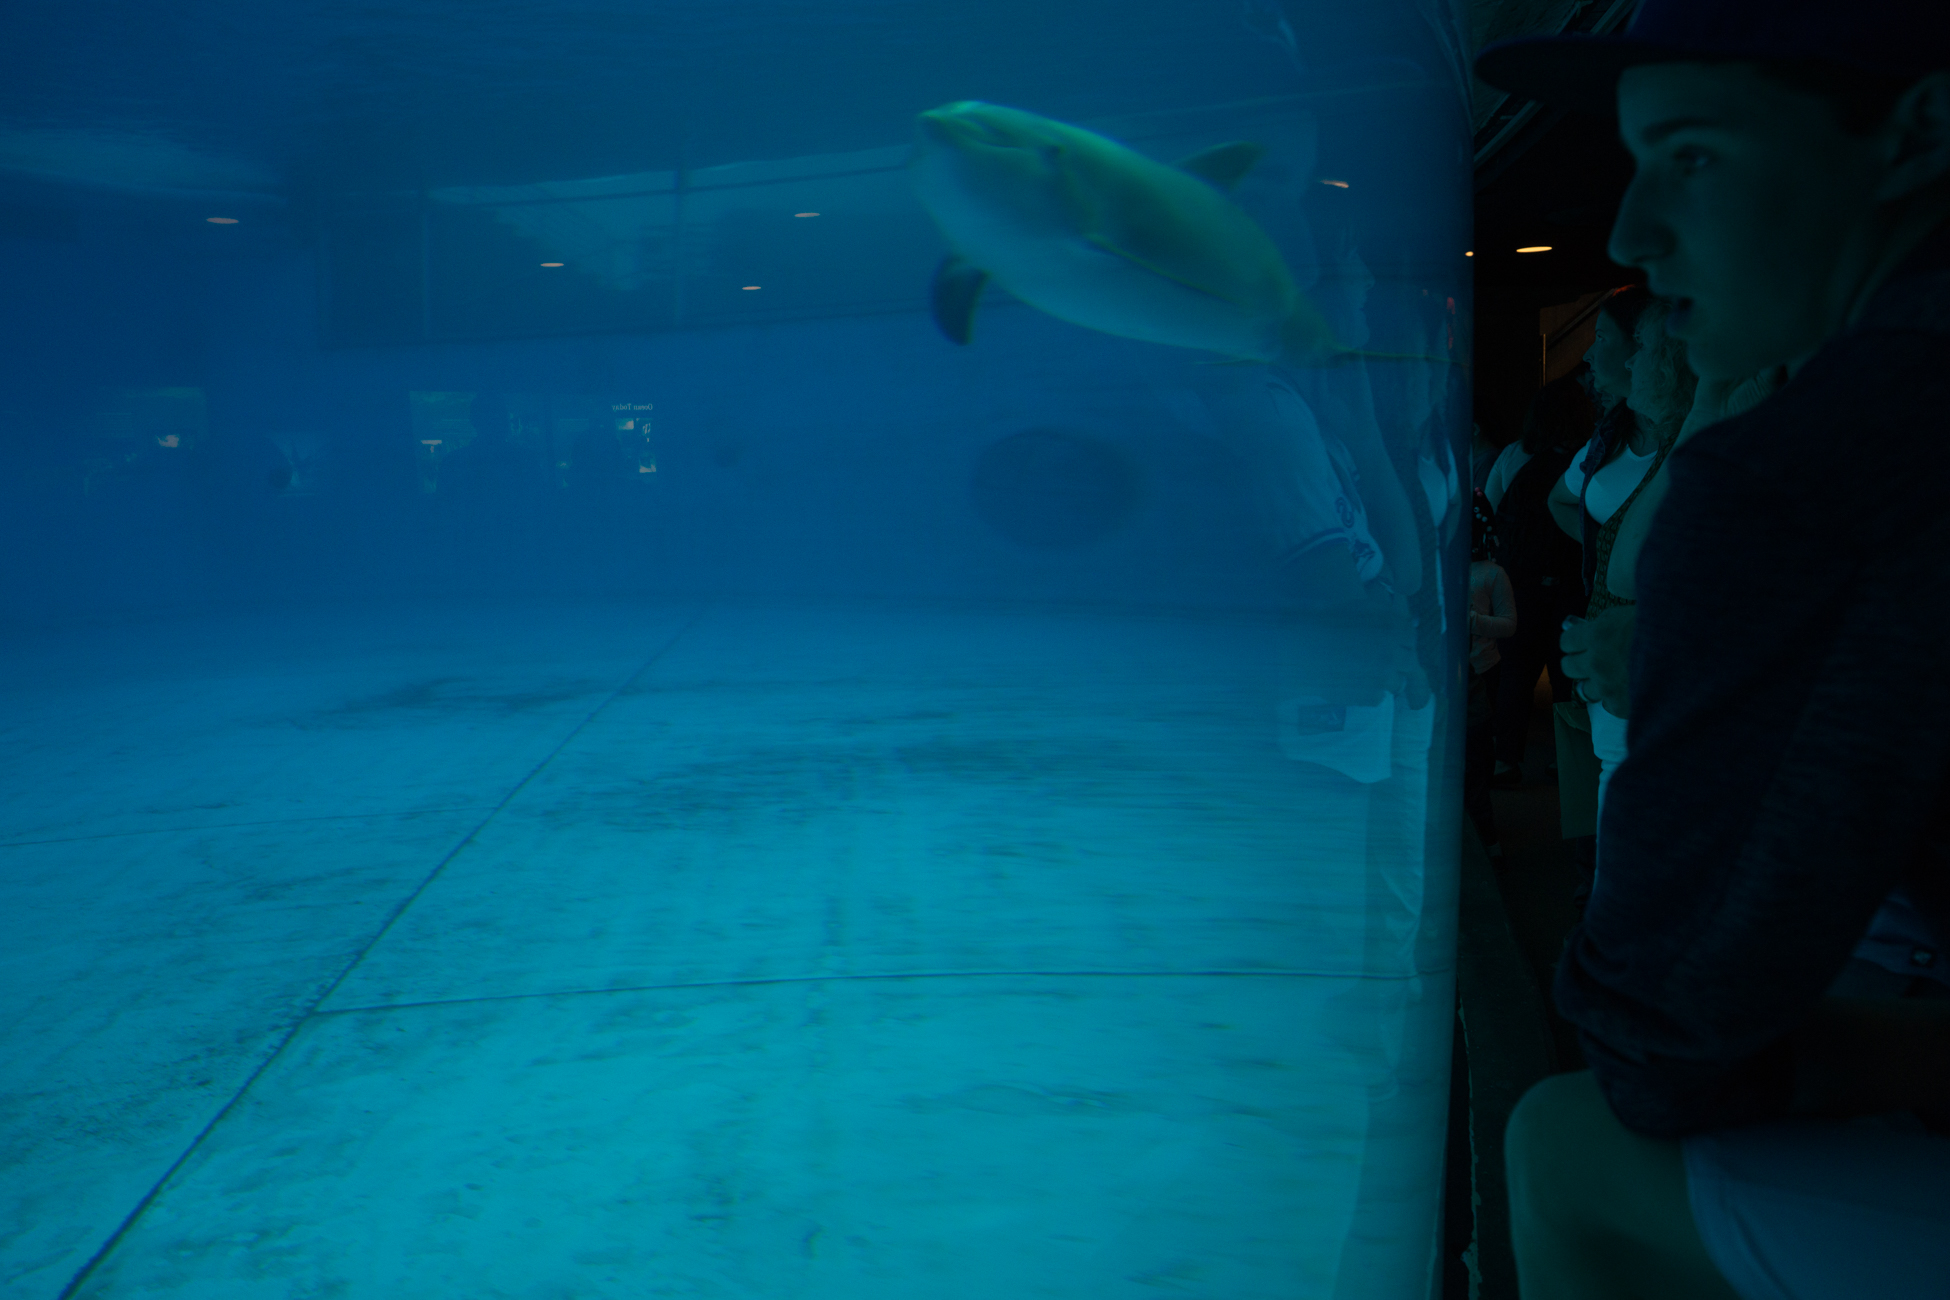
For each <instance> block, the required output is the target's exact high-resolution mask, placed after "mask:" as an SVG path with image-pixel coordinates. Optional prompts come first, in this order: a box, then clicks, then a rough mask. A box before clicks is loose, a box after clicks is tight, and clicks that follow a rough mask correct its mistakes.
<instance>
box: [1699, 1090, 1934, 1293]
mask: <svg viewBox="0 0 1950 1300" xmlns="http://www.w3.org/2000/svg"><path fill="white" fill-rule="evenodd" d="M1682 1146H1683V1148H1684V1151H1685V1157H1686V1192H1687V1197H1688V1199H1689V1200H1690V1201H1691V1203H1692V1208H1693V1221H1694V1223H1695V1224H1697V1225H1698V1227H1699V1234H1700V1237H1701V1239H1702V1240H1703V1241H1704V1242H1705V1243H1706V1251H1707V1254H1709V1255H1711V1256H1712V1257H1713V1262H1714V1263H1715V1264H1716V1265H1718V1266H1719V1269H1720V1272H1721V1273H1723V1274H1725V1275H1726V1279H1727V1281H1728V1283H1729V1284H1731V1285H1732V1287H1733V1289H1734V1290H1735V1291H1737V1292H1738V1293H1739V1294H1740V1296H1741V1300H1856V1297H1860V1300H1926V1298H1927V1300H1945V1297H1950V1138H1942V1137H1938V1136H1936V1135H1935V1134H1933V1133H1931V1132H1930V1131H1929V1130H1927V1129H1925V1128H1924V1127H1923V1126H1922V1125H1921V1124H1920V1123H1918V1122H1917V1121H1916V1120H1915V1118H1914V1117H1913V1116H1910V1115H1891V1116H1883V1117H1877V1118H1873V1119H1862V1120H1852V1121H1849V1122H1846V1123H1837V1122H1832V1121H1821V1120H1782V1121H1779V1122H1776V1123H1771V1124H1756V1125H1753V1126H1751V1127H1746V1128H1736V1129H1726V1130H1723V1131H1721V1132H1717V1133H1702V1134H1699V1135H1697V1136H1694V1137H1689V1138H1687V1139H1685V1141H1684V1142H1683V1143H1682Z"/></svg>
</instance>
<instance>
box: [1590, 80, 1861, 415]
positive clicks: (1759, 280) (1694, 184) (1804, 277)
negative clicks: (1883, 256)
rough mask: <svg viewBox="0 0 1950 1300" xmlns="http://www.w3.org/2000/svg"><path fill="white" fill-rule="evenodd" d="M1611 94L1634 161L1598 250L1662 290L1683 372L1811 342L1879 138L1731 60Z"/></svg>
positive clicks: (1748, 371)
mask: <svg viewBox="0 0 1950 1300" xmlns="http://www.w3.org/2000/svg"><path fill="white" fill-rule="evenodd" d="M1618 108H1619V132H1620V135H1621V136H1622V138H1623V139H1624V142H1625V147H1626V148H1627V149H1629V150H1630V151H1631V153H1632V156H1633V158H1634V160H1635V161H1636V162H1637V164H1638V167H1637V172H1636V174H1635V175H1634V176H1633V178H1632V184H1631V187H1630V188H1629V189H1628V190H1627V191H1626V195H1625V199H1624V202H1623V203H1622V204H1621V205H1620V207H1619V213H1618V221H1617V223H1616V225H1615V226H1614V227H1613V229H1612V236H1611V247H1610V252H1611V256H1612V257H1613V259H1615V260H1616V261H1619V262H1622V263H1625V264H1628V265H1636V266H1641V267H1644V268H1645V270H1646V272H1647V274H1648V277H1649V280H1650V288H1651V289H1652V291H1653V292H1654V293H1656V294H1659V295H1661V296H1662V297H1666V298H1670V299H1673V300H1674V304H1675V310H1674V312H1673V315H1672V317H1671V318H1670V319H1669V320H1668V322H1667V329H1668V331H1669V332H1670V333H1671V334H1672V335H1673V336H1674V337H1676V338H1681V339H1684V340H1685V341H1686V343H1687V359H1688V361H1689V362H1690V363H1691V365H1692V368H1693V370H1694V372H1695V373H1696V374H1698V375H1699V376H1700V377H1701V378H1703V379H1741V378H1745V377H1747V376H1749V375H1752V374H1754V373H1756V372H1758V371H1760V370H1763V369H1765V368H1768V367H1771V366H1776V365H1782V364H1786V363H1789V362H1792V361H1795V360H1798V359H1801V358H1803V357H1805V356H1806V355H1807V354H1808V353H1810V352H1812V351H1813V350H1814V349H1816V348H1817V347H1819V346H1820V344H1821V342H1822V340H1823V339H1825V338H1826V337H1827V336H1828V335H1829V334H1830V333H1832V332H1833V331H1834V329H1835V328H1836V326H1837V324H1838V323H1839V320H1840V318H1841V317H1842V316H1843V315H1845V314H1846V312H1847V310H1848V306H1849V298H1850V294H1851V292H1852V289H1853V287H1854V286H1855V284H1856V283H1857V282H1858V278H1857V277H1855V276H1853V275H1852V274H1851V273H1852V272H1853V271H1855V270H1856V268H1857V267H1858V266H1859V264H1860V263H1861V262H1862V260H1863V258H1864V257H1865V256H1868V255H1869V254H1870V253H1872V250H1869V249H1865V248H1864V246H1863V245H1864V243H1865V241H1872V240H1873V236H1874V229H1875V219H1874V218H1875V212H1876V208H1877V199H1876V191H1877V186H1878V184H1879V183H1880V182H1881V181H1882V179H1883V174H1884V171H1885V166H1886V165H1885V162H1884V154H1883V153H1882V152H1881V150H1880V149H1879V148H1878V141H1877V138H1876V137H1874V136H1866V137H1864V136H1851V135H1849V134H1847V133H1846V132H1844V131H1843V130H1842V128H1841V126H1840V124H1839V123H1838V122H1837V120H1836V119H1835V117H1834V114H1833V111H1832V110H1831V109H1830V108H1829V106H1828V104H1827V103H1826V102H1825V101H1823V100H1822V99H1821V98H1820V97H1819V96H1816V95H1813V94H1808V93H1804V92H1801V91H1797V90H1793V89H1790V88H1788V87H1786V86H1782V85H1779V84H1777V83H1775V82H1773V81H1770V80H1768V79H1767V78H1765V77H1763V76H1761V75H1760V73H1759V72H1757V71H1756V70H1754V69H1753V68H1752V67H1749V66H1745V65H1740V64H1699V63H1661V64H1651V65H1648V66H1643V67H1637V68H1632V69H1629V70H1627V71H1626V73H1625V75H1624V76H1623V77H1622V78H1621V79H1620V81H1619V87H1618Z"/></svg>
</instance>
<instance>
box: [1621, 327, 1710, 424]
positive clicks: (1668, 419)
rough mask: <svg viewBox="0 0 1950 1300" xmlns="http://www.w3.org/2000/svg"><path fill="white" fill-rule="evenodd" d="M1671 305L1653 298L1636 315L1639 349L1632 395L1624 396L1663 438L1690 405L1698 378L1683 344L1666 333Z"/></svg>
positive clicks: (1635, 356)
mask: <svg viewBox="0 0 1950 1300" xmlns="http://www.w3.org/2000/svg"><path fill="white" fill-rule="evenodd" d="M1671 314H1672V304H1671V303H1669V302H1667V301H1666V300H1665V299H1663V298H1655V299H1653V300H1652V301H1651V302H1650V303H1647V304H1646V307H1645V310H1644V311H1643V312H1642V313H1640V315H1639V323H1638V329H1637V331H1636V333H1637V335H1638V344H1639V350H1638V351H1637V352H1636V353H1634V354H1633V356H1632V395H1631V396H1630V397H1628V398H1626V402H1627V403H1628V404H1630V405H1631V407H1632V410H1633V411H1635V412H1636V413H1637V414H1638V416H1639V418H1640V419H1641V420H1643V421H1645V423H1647V424H1649V425H1651V426H1652V427H1653V428H1654V429H1656V430H1657V431H1658V434H1659V436H1660V437H1661V438H1662V439H1663V438H1667V437H1670V436H1671V435H1672V433H1673V432H1674V431H1676V430H1677V429H1678V428H1679V426H1680V425H1681V424H1682V423H1683V422H1684V421H1685V419H1686V413H1687V412H1688V411H1690V410H1692V408H1693V390H1694V389H1695V388H1697V387H1699V378H1698V376H1696V375H1694V374H1693V368H1692V367H1691V366H1689V365H1687V364H1686V345H1685V344H1684V343H1682V342H1681V341H1679V340H1678V339H1676V338H1674V337H1672V335H1670V334H1668V333H1666V317H1667V316H1669V315H1671Z"/></svg>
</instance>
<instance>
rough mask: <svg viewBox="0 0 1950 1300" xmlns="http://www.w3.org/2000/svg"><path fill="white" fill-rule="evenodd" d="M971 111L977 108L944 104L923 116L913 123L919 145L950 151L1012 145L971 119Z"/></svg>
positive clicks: (977, 119)
mask: <svg viewBox="0 0 1950 1300" xmlns="http://www.w3.org/2000/svg"><path fill="white" fill-rule="evenodd" d="M971 107H979V106H977V105H971V104H944V105H942V106H941V107H940V108H931V109H929V110H928V111H927V112H925V113H922V114H921V115H920V116H919V117H918V118H917V119H916V122H917V124H918V125H919V127H920V130H921V139H922V141H923V142H924V143H927V144H935V145H941V146H942V147H944V148H949V149H967V148H970V147H972V146H976V145H986V146H988V147H989V148H992V149H993V148H1008V147H1009V146H1010V145H1011V144H1012V143H1013V142H1012V141H1010V140H1009V139H1007V138H1006V137H1004V136H1003V135H1001V134H999V133H998V132H996V131H995V130H994V129H993V128H991V127H990V126H989V125H988V124H987V123H985V122H983V121H982V120H981V119H980V118H978V117H975V116H973V115H971V114H970V113H969V112H968V111H967V110H968V109H969V108H971Z"/></svg>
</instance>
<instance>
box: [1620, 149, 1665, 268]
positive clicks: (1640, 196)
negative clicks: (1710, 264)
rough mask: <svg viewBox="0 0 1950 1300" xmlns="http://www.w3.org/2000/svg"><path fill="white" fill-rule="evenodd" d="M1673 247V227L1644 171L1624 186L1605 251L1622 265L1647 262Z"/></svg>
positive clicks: (1644, 264)
mask: <svg viewBox="0 0 1950 1300" xmlns="http://www.w3.org/2000/svg"><path fill="white" fill-rule="evenodd" d="M1671 251H1672V231H1671V228H1670V227H1669V226H1667V225H1666V223H1665V221H1664V220H1663V218H1662V217H1661V215H1660V213H1659V202H1658V193H1657V191H1656V190H1655V189H1654V187H1653V186H1651V185H1650V184H1648V183H1647V182H1646V179H1645V175H1644V173H1643V172H1641V173H1639V174H1638V175H1635V176H1633V177H1632V183H1631V184H1630V185H1628V186H1626V187H1625V197H1624V199H1623V200H1621V201H1620V203H1619V205H1618V218H1617V220H1615V221H1613V222H1612V227H1611V240H1610V241H1609V242H1608V243H1607V244H1606V245H1605V252H1606V254H1607V255H1608V256H1609V257H1610V258H1611V260H1612V261H1614V262H1617V263H1618V264H1619V265H1620V266H1646V265H1648V264H1649V263H1651V262H1655V261H1657V260H1658V259H1659V258H1661V257H1664V256H1665V255H1666V254H1667V253H1669V252H1671Z"/></svg>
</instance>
